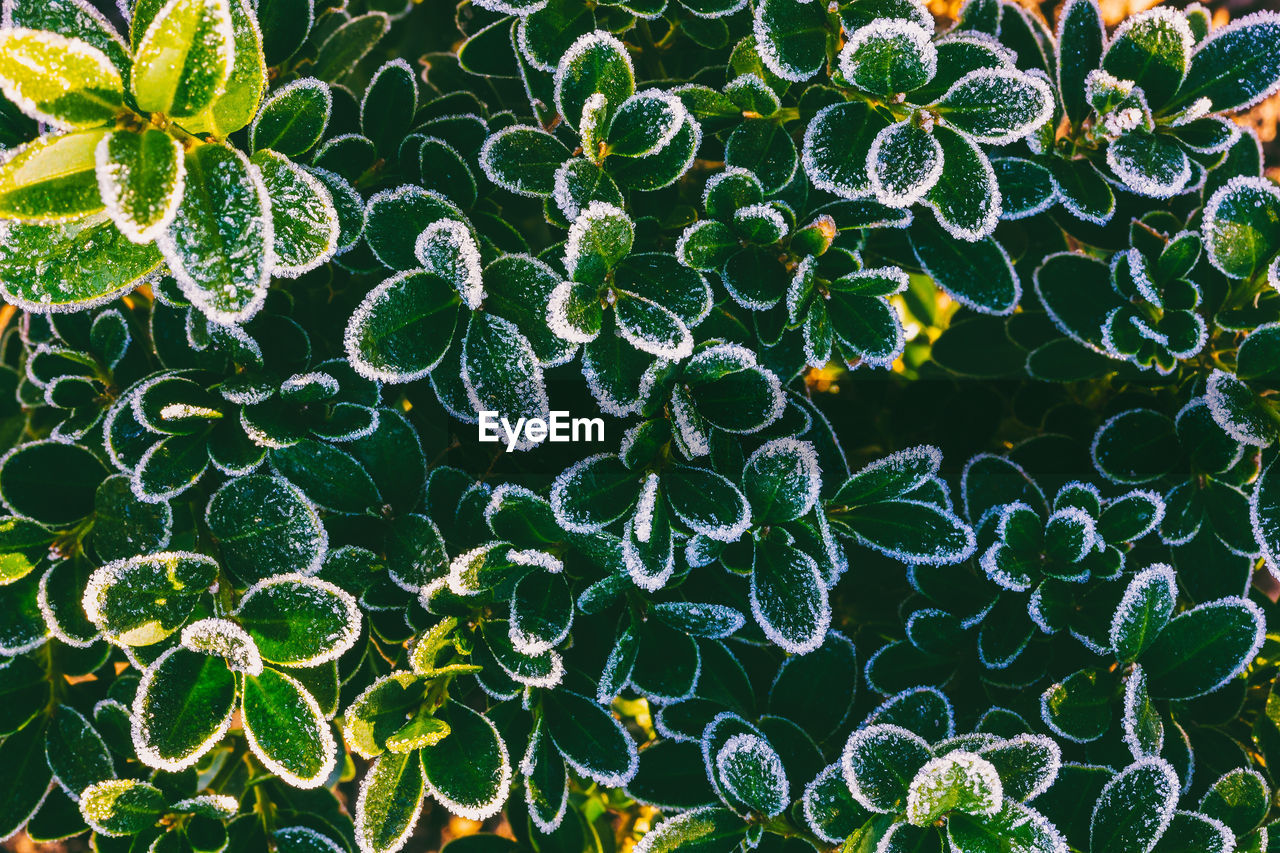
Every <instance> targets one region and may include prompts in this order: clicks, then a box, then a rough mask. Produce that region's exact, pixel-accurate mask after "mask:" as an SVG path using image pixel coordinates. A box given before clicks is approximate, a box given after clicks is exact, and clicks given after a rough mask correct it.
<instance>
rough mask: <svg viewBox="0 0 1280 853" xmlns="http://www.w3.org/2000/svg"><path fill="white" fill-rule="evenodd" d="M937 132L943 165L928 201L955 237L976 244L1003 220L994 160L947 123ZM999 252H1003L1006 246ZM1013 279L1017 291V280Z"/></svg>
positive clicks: (938, 219) (941, 223)
mask: <svg viewBox="0 0 1280 853" xmlns="http://www.w3.org/2000/svg"><path fill="white" fill-rule="evenodd" d="M934 135H935V136H936V137H937V138H938V141H939V142H940V144H941V145H942V153H943V168H942V175H941V176H940V177H939V178H938V182H937V183H936V184H934V186H933V188H932V189H931V190H930V191H929V192H928V193H926V195H925V204H927V205H928V206H929V207H930V209H932V210H933V214H934V218H935V219H936V220H937V221H938V224H939V225H940V226H942V228H943V230H945V231H946V232H947V233H948V234H949V235H951V237H952V238H954V239H957V240H964V241H966V242H969V243H974V242H977V241H979V240H982V239H983V238H985V237H988V236H990V235H991V232H992V231H994V230H995V227H996V223H997V222H998V221H999V219H1000V205H1001V196H1000V185H999V184H998V183H997V182H996V173H995V170H994V169H992V168H991V161H990V160H988V159H987V155H986V154H985V153H983V151H982V149H981V148H979V147H978V145H977V144H975V143H974V142H973V140H971V139H970V138H969V137H968V136H965V135H964V134H962V133H959V132H957V131H955V130H953V129H951V128H950V127H948V126H946V125H941V126H939V127H937V128H935V129H934ZM996 245H997V246H999V243H997V244H996ZM1000 251H1001V252H1002V253H1003V252H1004V247H1002V246H1001V247H1000ZM1014 281H1015V291H1016V289H1017V286H1016V282H1017V279H1016V278H1015V279H1014ZM1014 301H1016V299H1015V300H1014ZM1009 310H1010V311H1012V308H1010V309H1009Z"/></svg>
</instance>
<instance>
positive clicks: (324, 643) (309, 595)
mask: <svg viewBox="0 0 1280 853" xmlns="http://www.w3.org/2000/svg"><path fill="white" fill-rule="evenodd" d="M235 615H236V617H237V618H238V619H240V621H241V623H242V624H243V625H245V626H246V627H247V628H248V630H249V631H250V632H251V633H254V632H256V633H257V634H258V640H257V643H258V648H259V650H260V651H261V652H262V653H263V657H264V658H265V659H266V660H268V661H270V662H272V663H278V664H280V665H282V666H304V667H306V666H318V665H319V664H322V663H328V662H329V661H333V660H337V659H338V658H340V657H342V655H343V654H344V653H345V652H346V651H347V650H348V649H350V648H351V647H352V646H353V645H355V642H356V639H357V638H358V637H359V636H360V622H361V612H360V604H359V602H357V601H356V599H355V596H353V595H352V594H351V593H349V592H347V591H346V590H345V589H343V588H342V587H340V586H338V585H337V584H334V583H331V582H329V581H326V580H321V579H320V578H317V577H310V576H308V575H303V574H298V573H288V574H281V575H275V576H273V577H269V578H267V579H266V580H261V581H258V582H257V583H255V584H253V585H252V586H250V587H249V588H248V589H246V590H245V591H244V594H243V595H242V596H241V597H240V604H239V605H238V606H237V607H236V610H235ZM282 624H283V625H284V626H285V627H284V628H282V627H281V625H282Z"/></svg>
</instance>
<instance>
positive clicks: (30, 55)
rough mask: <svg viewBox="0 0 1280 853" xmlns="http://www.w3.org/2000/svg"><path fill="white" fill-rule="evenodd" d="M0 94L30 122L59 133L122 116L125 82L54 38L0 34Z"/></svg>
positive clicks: (97, 58) (80, 47) (108, 65)
mask: <svg viewBox="0 0 1280 853" xmlns="http://www.w3.org/2000/svg"><path fill="white" fill-rule="evenodd" d="M0 90H3V91H4V94H5V97H6V98H8V99H9V100H10V101H12V102H13V103H14V104H16V105H17V106H18V107H19V108H20V109H21V110H22V111H23V112H25V113H27V114H28V115H30V116H31V117H32V118H34V119H37V120H39V121H43V122H46V123H47V124H51V125H53V126H54V127H58V128H63V129H74V128H86V127H97V126H100V125H103V124H106V123H108V122H110V121H112V120H114V119H115V118H116V117H117V116H119V115H120V114H121V113H122V112H123V111H124V81H123V80H122V79H121V76H120V70H119V69H118V68H117V67H116V66H115V64H113V63H112V61H111V59H110V58H108V56H107V55H106V54H105V53H103V52H102V51H101V50H100V49H99V48H97V47H95V46H93V45H91V44H89V43H88V42H86V41H83V40H82V39H79V38H68V37H66V36H64V35H59V34H58V33H54V32H47V31H40V30H28V29H20V28H14V29H7V30H5V31H4V32H2V33H0Z"/></svg>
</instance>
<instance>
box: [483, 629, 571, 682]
mask: <svg viewBox="0 0 1280 853" xmlns="http://www.w3.org/2000/svg"><path fill="white" fill-rule="evenodd" d="M489 624H494V623H489ZM485 639H486V641H487V642H488V645H489V648H490V650H491V651H492V652H493V657H494V660H496V661H497V662H498V666H499V667H501V668H502V671H503V672H505V673H506V674H507V676H508V677H509V678H510V679H511V680H512V681H514V682H516V683H517V684H521V685H523V686H525V687H541V688H544V689H548V690H549V689H551V688H553V687H556V686H557V685H559V684H560V682H561V681H563V680H564V658H562V657H561V656H560V653H559V652H557V651H556V650H555V649H546V650H544V651H542V652H540V653H538V654H527V653H524V652H521V651H520V650H519V649H516V648H515V646H514V644H513V643H512V642H511V637H510V634H509V631H506V630H503V629H502V628H501V627H498V626H497V625H495V630H494V631H492V632H487V633H486V634H485Z"/></svg>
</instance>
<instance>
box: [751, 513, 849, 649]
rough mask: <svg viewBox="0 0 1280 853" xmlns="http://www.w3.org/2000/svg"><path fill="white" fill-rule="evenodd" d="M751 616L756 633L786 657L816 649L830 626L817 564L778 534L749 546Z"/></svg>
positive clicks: (826, 599) (825, 588) (822, 583)
mask: <svg viewBox="0 0 1280 853" xmlns="http://www.w3.org/2000/svg"><path fill="white" fill-rule="evenodd" d="M750 593H751V612H752V613H753V614H754V615H755V617H756V622H757V623H759V625H760V629H761V630H762V631H764V634H765V636H766V637H768V638H769V640H770V641H772V642H773V643H775V644H776V645H778V646H780V647H782V648H783V649H785V650H786V651H788V652H791V653H792V654H801V655H802V654H806V653H807V652H810V651H813V650H814V649H816V648H818V647H819V646H821V645H822V642H823V639H824V638H825V637H826V633H827V628H828V627H830V625H831V604H830V601H829V598H828V591H827V583H826V580H825V578H824V577H823V575H822V572H820V571H819V569H818V564H817V562H816V561H815V560H814V559H813V558H812V557H810V556H809V555H808V554H806V553H804V552H803V551H800V550H798V549H796V548H794V547H792V546H791V545H789V544H787V543H786V541H784V539H783V538H782V537H781V536H779V535H773V536H770V537H769V538H767V539H763V540H761V541H758V542H756V543H755V548H754V559H753V561H752V565H751V589H750Z"/></svg>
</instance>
